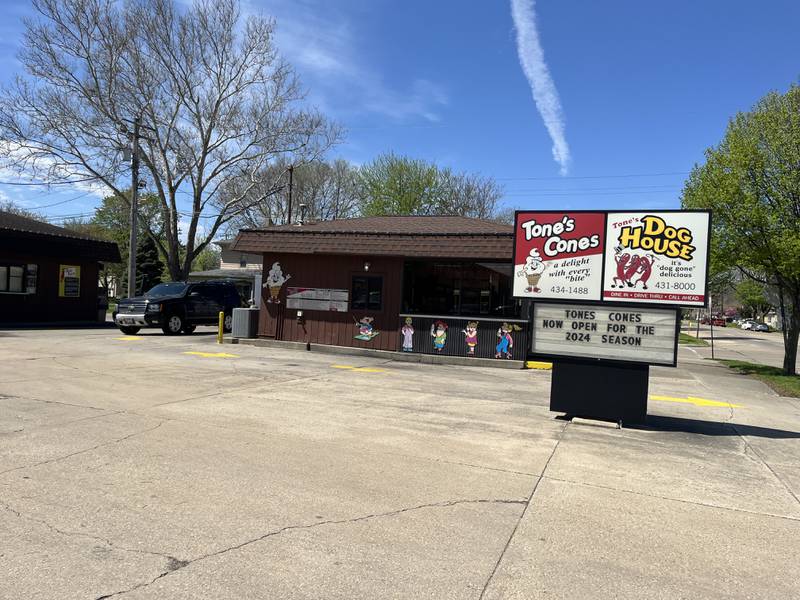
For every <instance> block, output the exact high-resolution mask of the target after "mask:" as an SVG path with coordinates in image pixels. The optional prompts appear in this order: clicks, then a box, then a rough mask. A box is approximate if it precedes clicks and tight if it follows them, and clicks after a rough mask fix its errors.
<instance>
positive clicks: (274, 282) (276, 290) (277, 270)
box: [262, 262, 292, 304]
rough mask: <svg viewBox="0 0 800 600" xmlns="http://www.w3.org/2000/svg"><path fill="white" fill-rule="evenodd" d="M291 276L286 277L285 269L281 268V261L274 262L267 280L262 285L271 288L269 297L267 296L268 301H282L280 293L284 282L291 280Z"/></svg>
mask: <svg viewBox="0 0 800 600" xmlns="http://www.w3.org/2000/svg"><path fill="white" fill-rule="evenodd" d="M291 278H292V276H291V275H286V276H285V277H284V275H283V270H282V269H281V263H278V262H274V263H272V267H271V268H270V270H269V273H267V280H266V281H265V282H264V285H263V286H262V287H265V288H268V289H269V298H267V302H268V303H270V304H272V303H274V304H280V303H281V301H280V299H279V298H278V294H280V291H281V288H282V287H283V284H284V283H286V282H287V281H289V279H291Z"/></svg>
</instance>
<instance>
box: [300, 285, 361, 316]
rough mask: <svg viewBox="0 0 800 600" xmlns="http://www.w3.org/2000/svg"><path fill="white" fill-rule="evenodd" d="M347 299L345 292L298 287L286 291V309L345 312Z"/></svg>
mask: <svg viewBox="0 0 800 600" xmlns="http://www.w3.org/2000/svg"><path fill="white" fill-rule="evenodd" d="M348 299H349V293H348V291H347V290H334V289H328V288H300V287H290V288H287V289H286V308H293V309H298V310H322V311H328V312H331V311H332V312H347V302H348Z"/></svg>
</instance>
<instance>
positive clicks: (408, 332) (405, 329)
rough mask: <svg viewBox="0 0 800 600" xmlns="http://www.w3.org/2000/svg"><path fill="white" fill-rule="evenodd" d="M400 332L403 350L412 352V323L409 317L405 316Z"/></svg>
mask: <svg viewBox="0 0 800 600" xmlns="http://www.w3.org/2000/svg"><path fill="white" fill-rule="evenodd" d="M400 333H401V334H402V335H403V352H412V351H413V350H414V325H413V322H412V320H411V317H406V321H405V324H404V325H403V326H402V327H401V328H400Z"/></svg>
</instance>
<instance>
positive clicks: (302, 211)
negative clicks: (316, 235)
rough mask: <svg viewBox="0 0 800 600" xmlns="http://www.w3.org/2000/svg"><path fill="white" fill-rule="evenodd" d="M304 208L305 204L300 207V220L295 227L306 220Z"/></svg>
mask: <svg viewBox="0 0 800 600" xmlns="http://www.w3.org/2000/svg"><path fill="white" fill-rule="evenodd" d="M306 208H307V206H306V205H305V204H301V205H300V220H299V221H298V222H297V225H298V226H299V225H302V224H303V222H304V221H305V220H306Z"/></svg>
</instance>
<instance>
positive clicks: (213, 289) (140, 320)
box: [114, 281, 244, 335]
mask: <svg viewBox="0 0 800 600" xmlns="http://www.w3.org/2000/svg"><path fill="white" fill-rule="evenodd" d="M242 306H244V304H243V302H242V298H241V296H240V295H239V292H238V290H237V289H236V285H235V284H234V283H233V282H232V281H197V282H191V283H186V282H182V281H170V282H167V283H159V284H158V285H157V286H155V287H154V288H153V289H151V290H150V291H148V292H147V293H146V294H145V295H144V296H138V297H136V298H127V299H125V300H120V302H119V304H118V305H117V310H116V312H115V313H114V323H115V324H116V325H117V327H119V330H120V331H121V332H122V333H124V334H125V335H134V334H136V333H138V332H139V330H140V329H141V328H142V327H160V328H161V330H162V331H163V332H164V333H165V334H167V335H176V334H178V333H181V332H183V333H192V332H193V331H194V330H195V328H196V327H197V326H198V325H215V324H216V323H217V322H218V320H219V313H220V312H224V313H225V323H224V325H225V331H230V330H231V325H232V319H233V309H234V308H240V307H242Z"/></svg>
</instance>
